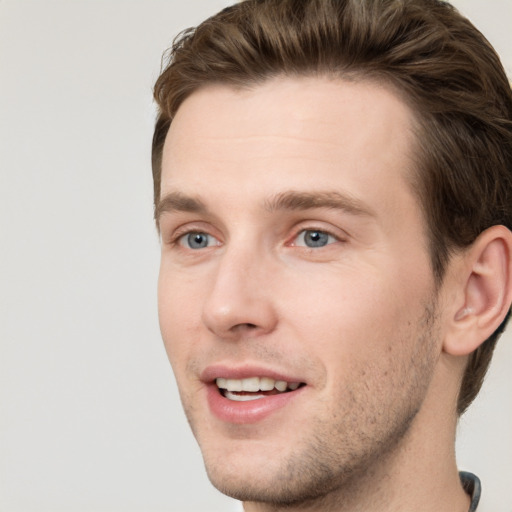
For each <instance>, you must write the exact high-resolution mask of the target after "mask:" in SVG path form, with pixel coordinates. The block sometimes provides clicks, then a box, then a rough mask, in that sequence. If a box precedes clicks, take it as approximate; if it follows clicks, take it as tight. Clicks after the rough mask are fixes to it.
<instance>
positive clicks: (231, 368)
mask: <svg viewBox="0 0 512 512" xmlns="http://www.w3.org/2000/svg"><path fill="white" fill-rule="evenodd" d="M219 377H221V378H224V379H247V378H249V377H269V378H271V379H274V380H276V381H278V380H282V381H285V382H301V383H302V382H304V379H303V378H300V377H297V376H296V375H290V374H288V373H284V372H281V371H276V370H272V369H269V368H265V367H263V366H259V365H252V364H246V365H228V364H215V365H211V366H208V367H206V368H205V369H204V370H203V371H202V372H201V374H200V379H201V381H202V382H205V383H207V384H210V383H212V382H214V381H215V379H217V378H219Z"/></svg>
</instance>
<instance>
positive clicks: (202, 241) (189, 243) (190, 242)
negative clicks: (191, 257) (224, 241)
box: [179, 231, 218, 249]
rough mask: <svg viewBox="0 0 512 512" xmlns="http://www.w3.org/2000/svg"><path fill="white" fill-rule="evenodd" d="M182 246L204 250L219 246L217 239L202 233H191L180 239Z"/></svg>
mask: <svg viewBox="0 0 512 512" xmlns="http://www.w3.org/2000/svg"><path fill="white" fill-rule="evenodd" d="M179 240H180V244H181V245H183V246H184V247H186V248H188V249H204V248H205V247H211V246H212V245H217V244H218V242H217V239H216V238H214V237H213V236H211V235H209V234H208V233H201V232H199V231H191V232H190V233H187V234H185V235H183V236H182V237H180V239H179Z"/></svg>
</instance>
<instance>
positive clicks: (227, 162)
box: [162, 77, 413, 197]
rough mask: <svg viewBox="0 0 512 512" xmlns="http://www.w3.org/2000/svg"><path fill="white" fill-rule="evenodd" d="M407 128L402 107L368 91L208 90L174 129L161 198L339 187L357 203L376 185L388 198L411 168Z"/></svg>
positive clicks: (190, 103)
mask: <svg viewBox="0 0 512 512" xmlns="http://www.w3.org/2000/svg"><path fill="white" fill-rule="evenodd" d="M412 125H413V115H412V112H411V111H410V109H409V107H408V106H407V105H406V104H405V103H404V102H403V101H402V100H401V99H400V98H399V97H398V96H397V95H396V94H394V93H393V92H392V91H391V90H390V89H389V88H387V87H384V86H382V85H378V84H376V83H372V82H370V81H364V80H359V81H346V80H341V79H328V78H306V77H301V78H289V77H280V78H276V79H272V80H268V81H266V82H264V83H263V84H261V85H257V86H254V87H252V88H245V89H234V88H231V87H228V86H223V85H215V86H208V87H205V88H202V89H199V90H198V91H196V92H195V93H193V94H192V95H191V96H190V97H189V98H187V100H185V102H184V103H183V104H182V105H181V107H180V109H179V110H178V112H177V114H176V116H175V118H174V120H173V122H172V124H171V127H170V129H169V133H168V135H167V138H166V142H165V145H164V151H163V162H162V196H163V195H165V194H166V193H169V192H174V191H175V189H177V190H178V191H180V192H184V193H188V194H191V193H194V194H196V193H197V192H198V191H199V192H201V190H204V187H205V184H206V183H207V182H208V181H211V182H210V183H208V185H207V186H209V187H214V186H215V185H216V184H218V183H220V182H221V183H223V185H224V186H223V188H220V189H219V191H221V192H222V191H223V193H224V195H225V196H226V197H227V196H229V194H230V193H231V192H233V190H232V189H235V188H236V186H235V185H237V186H238V189H239V192H241V191H242V190H243V189H244V187H247V186H250V187H253V189H254V190H256V188H257V189H258V190H262V192H263V188H262V187H264V186H268V188H269V192H272V193H280V192H284V191H285V188H286V186H288V188H296V187H298V188H308V189H310V190H311V189H313V190H314V189H315V188H319V189H326V188H328V189H331V188H333V187H334V188H338V187H342V188H344V189H347V190H348V192H350V194H351V195H353V196H358V195H362V196H364V195H366V193H367V191H368V190H370V189H371V188H372V187H373V188H375V187H376V186H378V182H379V180H380V181H382V182H383V183H382V184H384V182H388V186H387V189H388V190H387V192H389V193H390V194H391V195H393V190H392V187H390V186H389V185H390V184H393V183H394V184H395V185H398V182H400V186H403V185H404V184H405V178H406V177H407V175H408V173H410V168H411V167H412V159H411V158H410V154H411V148H412V140H413V135H412V130H411V128H412ZM256 185H257V187H256ZM270 189H272V190H270ZM280 189H282V190H280ZM209 192H213V190H212V191H209Z"/></svg>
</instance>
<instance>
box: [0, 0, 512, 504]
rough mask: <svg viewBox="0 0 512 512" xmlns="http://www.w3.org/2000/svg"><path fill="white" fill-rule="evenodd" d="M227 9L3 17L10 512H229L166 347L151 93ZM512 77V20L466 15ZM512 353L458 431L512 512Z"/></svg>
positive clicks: (170, 3) (497, 0)
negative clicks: (160, 311)
mask: <svg viewBox="0 0 512 512" xmlns="http://www.w3.org/2000/svg"><path fill="white" fill-rule="evenodd" d="M229 3H230V2H228V1H226V0H186V1H185V0H179V1H178V0H165V1H164V0H139V1H130V0H123V1H121V0H118V1H114V0H104V1H100V0H96V1H93V0H90V1H85V0H67V1H56V0H55V1H50V0H46V1H44V0H39V1H36V0H34V1H22V0H19V1H16V0H3V1H2V0H0V178H1V181H0V314H1V321H0V511H2V512H45V511H51V512H59V511H66V512H100V511H101V512H113V511H122V512H129V511H137V512H157V511H178V512H179V511H204V512H215V511H230V510H237V509H238V508H239V504H237V503H236V502H234V501H231V500H229V499H228V498H225V497H224V496H222V495H221V494H220V493H218V492H217V491H215V490H214V489H213V488H212V487H211V486H210V484H209V482H208V480H207V478H206V476H205V473H204V470H203V466H202V461H201V457H200V453H199V450H198V448H197V447H196V445H195V442H194V440H193V438H192V435H191V434H190V432H189V429H188V425H187V424H186V421H185V419H184V416H183V413H182V411H181V406H180V404H179V399H178V396H177V392H176V387H175V383H174V379H173V376H172V373H171V369H170V367H169V365H168V362H167V359H166V355H165V352H164V349H163V345H162V342H161V340H160V334H159V331H158V323H157V313H156V279H157V272H158V259H159V245H158V238H157V235H156V231H155V229H154V226H153V222H152V183H151V172H150V165H149V158H150V142H151V135H152V125H153V121H154V106H153V103H152V97H151V93H152V85H153V83H154V81H155V79H156V77H157V76H158V73H159V70H160V58H161V54H162V52H163V50H164V49H165V48H167V47H168V46H169V45H170V43H171V41H172V39H173V37H174V36H175V35H176V34H177V33H178V32H179V31H180V30H182V29H184V28H187V27H189V26H192V25H196V24H197V23H198V22H200V21H201V20H202V19H204V18H205V17H206V16H208V15H210V14H213V13H214V12H216V11H218V10H219V9H220V8H222V7H224V6H226V5H228V4H229ZM455 4H456V5H457V6H459V7H460V9H461V10H462V11H463V12H464V13H466V14H467V15H469V17H470V18H471V19H473V21H474V22H475V23H476V25H477V26H478V27H479V28H480V29H481V30H482V31H483V32H484V33H485V34H486V35H487V36H488V38H489V39H490V40H491V42H492V43H493V44H494V45H495V47H496V48H497V50H498V52H499V53H500V55H501V56H502V59H503V62H504V64H505V66H506V68H507V71H508V73H509V75H510V74H511V72H512V30H511V27H512V2H510V0H486V1H485V2H484V1H483V0H459V1H457V2H455ZM511 369H512V336H511V333H510V332H509V333H508V334H506V335H505V337H504V338H503V339H502V341H501V343H500V345H499V348H498V350H497V353H496V356H495V360H494V363H493V366H492V370H491V372H490V374H489V377H488V379H487V382H486V384H485V386H484V389H483V390H482V393H481V396H480V397H479V398H478V400H477V401H476V403H475V404H474V406H473V407H472V409H471V410H470V412H468V413H467V415H466V416H464V417H463V419H462V421H461V425H460V429H459V431H460V432H459V439H458V458H459V465H460V467H461V468H462V469H467V470H471V471H474V472H476V473H477V474H478V475H479V476H480V477H481V478H482V480H483V482H484V486H485V487H484V489H485V492H486V494H487V495H488V502H489V504H490V505H491V509H492V510H493V512H510V511H511V510H512V500H511V499H510V496H509V493H510V482H512V377H511Z"/></svg>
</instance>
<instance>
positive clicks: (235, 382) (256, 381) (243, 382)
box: [215, 377, 300, 392]
mask: <svg viewBox="0 0 512 512" xmlns="http://www.w3.org/2000/svg"><path fill="white" fill-rule="evenodd" d="M215 382H216V383H217V386H218V387H219V388H221V389H227V390H228V391H252V392H256V391H272V390H273V389H274V388H276V389H277V390H278V391H286V390H287V389H290V390H292V391H293V390H295V389H297V388H298V387H299V385H300V383H299V382H286V381H284V380H274V379H271V378H270V377H249V378H247V379H223V378H221V377H220V378H218V379H216V381H215Z"/></svg>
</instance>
